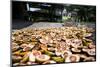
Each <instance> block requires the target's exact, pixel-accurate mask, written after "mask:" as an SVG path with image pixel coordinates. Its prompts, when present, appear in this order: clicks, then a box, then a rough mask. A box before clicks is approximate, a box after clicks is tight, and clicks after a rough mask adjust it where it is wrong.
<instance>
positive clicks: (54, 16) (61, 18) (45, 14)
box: [12, 1, 96, 30]
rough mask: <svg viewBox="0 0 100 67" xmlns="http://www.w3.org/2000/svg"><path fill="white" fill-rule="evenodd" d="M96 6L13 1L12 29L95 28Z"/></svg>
mask: <svg viewBox="0 0 100 67" xmlns="http://www.w3.org/2000/svg"><path fill="white" fill-rule="evenodd" d="M95 23H96V6H92V5H90V6H89V5H74V4H58V3H43V2H22V1H20V2H19V1H12V29H14V30H16V29H22V28H27V27H28V28H30V27H31V28H37V27H62V26H81V25H83V26H88V27H92V28H95Z"/></svg>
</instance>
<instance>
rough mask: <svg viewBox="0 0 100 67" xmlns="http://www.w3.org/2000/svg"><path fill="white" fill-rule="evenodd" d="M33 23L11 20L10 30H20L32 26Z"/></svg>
mask: <svg viewBox="0 0 100 67" xmlns="http://www.w3.org/2000/svg"><path fill="white" fill-rule="evenodd" d="M32 24H33V22H29V21H24V20H13V21H12V29H22V28H26V27H28V26H30V25H32Z"/></svg>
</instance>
